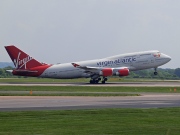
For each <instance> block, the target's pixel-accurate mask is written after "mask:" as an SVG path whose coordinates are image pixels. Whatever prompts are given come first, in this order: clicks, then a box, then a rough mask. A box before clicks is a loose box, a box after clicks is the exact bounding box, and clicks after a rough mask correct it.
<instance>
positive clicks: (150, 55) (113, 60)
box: [5, 45, 171, 83]
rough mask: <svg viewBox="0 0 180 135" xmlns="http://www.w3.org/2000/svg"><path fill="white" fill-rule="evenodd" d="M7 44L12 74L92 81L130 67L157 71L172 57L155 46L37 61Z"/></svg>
mask: <svg viewBox="0 0 180 135" xmlns="http://www.w3.org/2000/svg"><path fill="white" fill-rule="evenodd" d="M5 48H6V50H7V52H8V54H9V56H10V57H11V60H12V61H13V63H14V65H15V69H14V70H11V71H10V70H9V71H10V72H12V74H13V75H18V76H31V77H42V78H57V79H72V78H91V79H90V83H99V81H101V82H102V83H105V82H106V81H107V77H109V76H128V75H129V72H130V71H136V70H142V69H149V68H154V70H155V71H154V75H157V67H159V66H161V65H163V64H165V63H167V62H169V61H170V60H171V57H169V56H168V55H165V54H163V53H161V52H159V51H156V50H155V51H144V52H135V53H127V54H120V55H116V56H111V57H107V58H103V59H96V60H88V61H80V62H73V63H65V64H54V65H52V64H45V63H41V62H39V61H37V60H36V59H34V58H33V57H31V56H29V55H28V54H26V53H25V52H23V51H21V50H20V49H18V48H17V47H15V46H13V45H10V46H5Z"/></svg>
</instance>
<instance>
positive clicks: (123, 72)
mask: <svg viewBox="0 0 180 135" xmlns="http://www.w3.org/2000/svg"><path fill="white" fill-rule="evenodd" d="M115 75H118V76H128V75H129V69H127V68H124V69H119V70H117V71H116V72H115Z"/></svg>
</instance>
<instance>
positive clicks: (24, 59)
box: [5, 45, 43, 69]
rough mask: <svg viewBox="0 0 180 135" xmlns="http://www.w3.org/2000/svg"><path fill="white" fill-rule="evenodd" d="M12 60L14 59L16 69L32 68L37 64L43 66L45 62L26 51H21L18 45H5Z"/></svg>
mask: <svg viewBox="0 0 180 135" xmlns="http://www.w3.org/2000/svg"><path fill="white" fill-rule="evenodd" d="M5 48H6V50H7V52H8V54H9V56H10V57H11V60H12V61H13V63H14V65H15V67H16V69H30V68H33V67H37V66H42V65H43V64H42V63H40V62H38V61H37V60H35V59H34V58H32V57H30V56H29V55H28V54H26V53H25V52H23V51H21V50H20V49H18V48H17V47H15V46H13V45H11V46H5Z"/></svg>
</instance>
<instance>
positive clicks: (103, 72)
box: [99, 68, 113, 77]
mask: <svg viewBox="0 0 180 135" xmlns="http://www.w3.org/2000/svg"><path fill="white" fill-rule="evenodd" d="M99 75H102V76H104V77H106V76H112V75H113V69H112V68H105V69H102V70H101V71H100V72H99Z"/></svg>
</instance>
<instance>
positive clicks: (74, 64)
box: [71, 63, 80, 68]
mask: <svg viewBox="0 0 180 135" xmlns="http://www.w3.org/2000/svg"><path fill="white" fill-rule="evenodd" d="M71 64H72V65H73V66H74V67H75V68H76V67H80V65H78V64H76V63H71Z"/></svg>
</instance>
